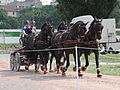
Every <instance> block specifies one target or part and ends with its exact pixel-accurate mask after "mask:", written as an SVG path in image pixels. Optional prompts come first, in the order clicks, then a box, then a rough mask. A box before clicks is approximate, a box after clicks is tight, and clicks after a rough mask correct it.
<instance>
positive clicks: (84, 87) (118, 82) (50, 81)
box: [0, 54, 120, 90]
mask: <svg viewBox="0 0 120 90" xmlns="http://www.w3.org/2000/svg"><path fill="white" fill-rule="evenodd" d="M23 68H24V67H23ZM0 90H120V76H109V75H103V77H102V78H97V77H96V75H95V74H88V73H84V76H83V77H82V78H79V79H77V78H76V72H70V71H68V72H67V75H66V76H65V77H63V76H62V75H61V74H56V73H47V74H45V75H44V74H43V72H42V71H40V72H38V73H35V72H34V70H33V67H30V70H29V71H25V70H24V69H21V71H20V72H15V71H10V69H9V55H2V54H0Z"/></svg>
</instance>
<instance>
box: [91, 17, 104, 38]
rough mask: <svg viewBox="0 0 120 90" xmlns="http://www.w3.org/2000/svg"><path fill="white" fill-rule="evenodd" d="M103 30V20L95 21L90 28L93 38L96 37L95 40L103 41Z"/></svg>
mask: <svg viewBox="0 0 120 90" xmlns="http://www.w3.org/2000/svg"><path fill="white" fill-rule="evenodd" d="M102 30H103V25H102V19H96V18H95V19H94V20H93V22H92V23H91V25H90V27H89V32H91V34H92V35H91V37H92V36H94V39H98V40H100V39H101V34H102Z"/></svg>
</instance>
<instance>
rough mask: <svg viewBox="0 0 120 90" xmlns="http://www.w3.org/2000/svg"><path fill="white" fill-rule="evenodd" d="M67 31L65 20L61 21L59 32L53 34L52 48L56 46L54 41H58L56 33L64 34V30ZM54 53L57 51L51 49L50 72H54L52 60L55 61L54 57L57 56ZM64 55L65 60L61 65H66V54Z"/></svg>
mask: <svg viewBox="0 0 120 90" xmlns="http://www.w3.org/2000/svg"><path fill="white" fill-rule="evenodd" d="M66 31H67V25H66V24H65V23H64V22H61V23H60V24H59V26H58V29H57V32H55V33H53V35H52V39H51V46H52V48H54V43H56V40H55V37H56V35H57V34H62V33H63V32H66ZM54 53H55V52H54V51H51V58H50V68H49V71H50V72H53V70H52V62H53V58H54V56H55V55H54ZM63 57H64V60H63V62H60V63H61V65H64V63H65V60H66V58H65V55H64V54H63ZM56 63H57V62H56ZM57 73H59V72H57Z"/></svg>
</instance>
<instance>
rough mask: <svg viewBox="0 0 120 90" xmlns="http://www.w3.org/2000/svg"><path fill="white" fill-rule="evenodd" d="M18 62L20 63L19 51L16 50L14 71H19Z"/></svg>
mask: <svg viewBox="0 0 120 90" xmlns="http://www.w3.org/2000/svg"><path fill="white" fill-rule="evenodd" d="M20 64H21V61H20V53H19V52H17V53H15V68H14V69H15V71H19V70H20Z"/></svg>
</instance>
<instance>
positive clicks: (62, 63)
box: [61, 55, 66, 66]
mask: <svg viewBox="0 0 120 90" xmlns="http://www.w3.org/2000/svg"><path fill="white" fill-rule="evenodd" d="M63 58H64V59H63V62H61V66H63V65H64V64H65V61H66V56H65V55H63Z"/></svg>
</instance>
